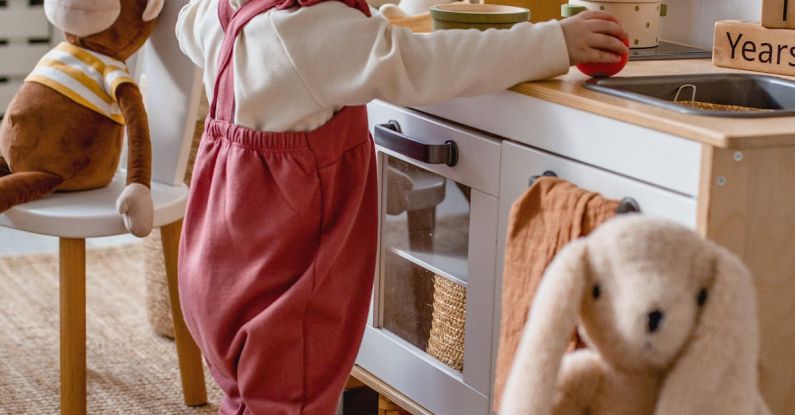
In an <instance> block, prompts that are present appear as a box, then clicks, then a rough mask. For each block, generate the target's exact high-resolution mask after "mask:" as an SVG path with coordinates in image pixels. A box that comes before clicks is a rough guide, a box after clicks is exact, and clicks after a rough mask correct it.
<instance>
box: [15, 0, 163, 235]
mask: <svg viewBox="0 0 795 415" xmlns="http://www.w3.org/2000/svg"><path fill="white" fill-rule="evenodd" d="M164 1H165V0H45V1H44V10H45V13H46V15H47V18H48V19H49V20H50V22H51V23H52V24H53V25H55V26H56V27H57V28H59V29H61V30H63V31H64V35H65V38H66V41H65V42H63V43H61V44H60V45H58V46H57V47H55V48H54V49H53V50H51V51H50V52H48V53H47V54H46V55H45V56H44V57H43V58H42V59H41V60H40V61H39V63H38V65H36V67H35V68H34V69H33V72H31V74H30V75H29V76H28V77H27V78H26V79H25V83H24V84H23V85H22V87H21V88H20V90H19V92H17V94H16V96H15V97H14V98H13V100H12V101H11V103H10V104H9V107H8V110H7V111H6V113H5V118H4V119H3V121H2V125H0V213H2V212H4V211H6V210H8V209H9V208H11V207H12V206H14V205H18V204H21V203H25V202H29V201H32V200H35V199H39V198H42V197H44V196H46V195H48V194H49V193H51V192H53V191H74V190H89V189H95V188H99V187H104V186H107V185H108V184H109V183H110V182H111V180H112V179H113V176H114V174H115V172H116V169H117V167H118V163H119V158H120V156H121V149H122V142H123V139H124V133H125V130H126V132H127V137H128V155H127V159H128V160H127V186H126V187H125V188H124V190H123V191H122V193H121V195H119V198H118V199H117V206H116V207H117V209H118V211H119V213H120V214H121V215H122V218H123V220H124V224H125V226H126V227H127V229H128V230H129V231H130V232H131V233H133V234H134V235H136V236H145V235H147V234H148V233H149V232H150V231H151V229H152V221H153V207H152V196H151V192H150V190H149V187H150V175H151V156H152V155H151V151H152V150H151V145H150V142H149V125H148V121H147V116H146V111H145V109H144V105H143V99H142V97H141V93H140V91H139V90H138V86H137V85H136V84H135V81H134V80H133V78H132V76H131V75H130V74H129V73H128V72H127V68H126V65H125V63H124V61H125V60H126V59H128V58H129V57H130V56H131V55H132V54H133V53H135V52H136V51H137V50H138V49H139V48H140V47H141V46H142V45H143V44H144V43H145V42H146V39H147V38H148V37H149V35H150V34H151V32H152V30H153V29H154V23H155V18H156V17H157V15H158V14H159V13H160V11H161V9H162V8H163V2H164Z"/></svg>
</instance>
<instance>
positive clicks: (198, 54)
mask: <svg viewBox="0 0 795 415" xmlns="http://www.w3.org/2000/svg"><path fill="white" fill-rule="evenodd" d="M212 5H215V7H216V8H217V7H218V6H217V5H218V2H217V1H210V0H191V1H190V3H188V4H186V5H185V6H183V7H182V10H180V12H179V17H178V18H177V24H176V26H175V31H176V35H177V41H178V42H179V48H180V50H182V53H184V54H185V56H187V57H188V58H189V59H190V60H191V61H193V63H194V64H195V65H196V66H198V67H200V68H203V67H204V50H203V48H202V44H203V43H202V38H201V37H202V35H203V34H207V33H211V32H212V30H211V29H213V28H207V27H204V26H206V25H207V19H203V16H204V15H205V14H206V13H207V12H208V11H209V10H211V9H212Z"/></svg>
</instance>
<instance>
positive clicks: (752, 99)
mask: <svg viewBox="0 0 795 415" xmlns="http://www.w3.org/2000/svg"><path fill="white" fill-rule="evenodd" d="M585 88H587V89H591V90H594V91H599V92H604V93H606V94H610V95H614V96H618V97H622V98H627V99H631V100H634V101H639V102H643V103H645V104H649V105H653V106H655V107H660V108H666V109H669V110H672V111H676V112H680V113H684V114H693V115H708V116H715V117H735V118H764V117H781V116H795V82H793V81H789V80H786V79H782V78H777V77H774V76H767V75H751V74H694V75H670V76H639V77H626V78H621V77H618V78H606V79H591V80H588V81H587V82H585ZM677 101H678V102H680V103H677ZM687 101H691V102H690V103H689V104H693V102H692V101H696V102H697V103H709V104H718V105H716V106H737V107H746V108H753V109H757V110H758V111H730V110H722V109H721V110H718V109H702V108H694V107H691V106H686V105H682V104H681V102H685V103H687ZM707 106H709V105H707Z"/></svg>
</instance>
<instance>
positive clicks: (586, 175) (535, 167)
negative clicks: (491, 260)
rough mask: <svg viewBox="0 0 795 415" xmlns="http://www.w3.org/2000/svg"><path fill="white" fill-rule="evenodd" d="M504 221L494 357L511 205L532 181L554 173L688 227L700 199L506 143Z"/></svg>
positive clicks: (693, 222) (693, 223)
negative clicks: (629, 199) (626, 198)
mask: <svg viewBox="0 0 795 415" xmlns="http://www.w3.org/2000/svg"><path fill="white" fill-rule="evenodd" d="M500 165H501V174H500V195H499V200H500V219H499V235H498V242H499V245H498V251H497V258H498V265H497V288H496V290H495V295H496V297H495V310H496V314H495V325H494V333H493V336H494V337H493V339H494V349H493V350H494V353H495V356H494V357H493V358H495V359H496V352H497V343H498V341H499V327H500V325H499V318H500V309H501V307H500V299H501V298H502V268H503V264H502V258H503V257H504V255H505V238H506V233H507V230H508V215H509V212H510V209H511V205H513V203H514V202H515V201H516V200H517V199H518V198H519V197H520V196H521V195H522V194H524V192H525V191H527V189H528V184H529V182H530V177H531V176H534V175H540V174H542V173H543V172H544V171H547V170H551V171H554V172H555V173H556V174H557V175H558V176H559V177H561V178H563V179H565V180H568V181H570V182H572V183H574V184H575V185H577V186H579V187H581V188H583V189H587V190H590V191H595V192H598V193H600V194H602V195H603V196H605V197H608V198H612V199H619V200H620V199H623V198H625V197H632V198H633V199H635V200H636V201H637V202H638V204H639V205H640V208H641V210H642V212H643V213H644V214H649V215H654V216H659V217H664V218H668V219H671V220H674V221H677V222H680V223H682V224H684V225H686V226H688V227H691V228H695V226H696V199H695V198H693V197H690V196H686V195H683V194H680V193H674V192H671V191H668V190H664V189H662V188H659V187H656V186H652V185H649V184H646V183H642V182H639V181H636V180H633V179H631V178H627V177H625V176H620V175H617V174H615V173H611V172H607V171H605V170H602V169H599V168H596V167H593V166H589V165H585V164H582V163H578V162H575V161H572V160H569V159H565V158H562V157H558V156H555V155H552V154H550V153H545V152H542V151H538V150H535V149H533V148H530V147H528V146H525V145H521V144H516V143H513V142H509V141H504V142H503V144H502V152H501V162H500Z"/></svg>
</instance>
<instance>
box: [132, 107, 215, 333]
mask: <svg viewBox="0 0 795 415" xmlns="http://www.w3.org/2000/svg"><path fill="white" fill-rule="evenodd" d="M202 96H203V95H202ZM206 112H207V104H206V102H203V103H202V105H201V106H200V109H199V115H200V116H201V118H203V116H202V114H206ZM203 133H204V122H203V121H197V122H196V129H195V130H194V133H193V144H192V145H191V150H190V156H189V158H188V168H187V169H186V170H185V180H184V181H185V184H186V185H190V179H191V176H192V174H193V162H194V161H195V160H196V153H197V151H198V150H199V142H200V141H201V137H202V134H203ZM144 247H145V250H146V252H145V255H144V269H145V270H146V312H147V316H148V318H149V324H151V325H152V328H153V329H154V330H155V332H157V333H158V334H160V335H162V336H166V337H169V338H172V339H173V338H174V321H173V320H172V319H171V301H170V300H169V296H168V279H167V278H166V266H165V262H164V261H165V260H164V259H163V245H162V239H161V237H160V229H154V230H152V233H151V234H150V235H149V236H148V237H147V238H146V239H145V240H144Z"/></svg>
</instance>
